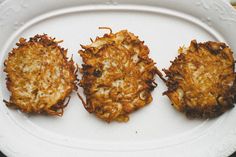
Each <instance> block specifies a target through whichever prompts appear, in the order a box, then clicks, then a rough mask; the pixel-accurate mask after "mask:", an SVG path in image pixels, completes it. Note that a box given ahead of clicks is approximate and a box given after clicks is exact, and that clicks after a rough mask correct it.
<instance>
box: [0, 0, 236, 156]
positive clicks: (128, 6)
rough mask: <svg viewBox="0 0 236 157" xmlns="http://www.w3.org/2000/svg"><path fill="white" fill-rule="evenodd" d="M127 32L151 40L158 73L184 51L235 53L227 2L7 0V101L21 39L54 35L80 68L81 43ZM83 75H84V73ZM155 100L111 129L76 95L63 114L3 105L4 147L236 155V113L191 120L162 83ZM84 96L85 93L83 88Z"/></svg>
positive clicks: (0, 9)
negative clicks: (219, 48) (225, 49)
mask: <svg viewBox="0 0 236 157" xmlns="http://www.w3.org/2000/svg"><path fill="white" fill-rule="evenodd" d="M99 26H108V27H111V28H112V29H113V31H114V32H116V31H119V30H122V29H128V30H129V31H131V32H133V33H135V34H136V35H138V36H139V37H140V39H141V40H144V41H145V44H146V45H148V47H149V48H150V51H151V53H150V56H151V57H152V58H153V59H154V60H155V62H156V63H157V64H156V65H157V67H158V68H159V69H162V68H168V67H169V65H170V62H169V61H170V60H173V59H174V57H176V56H177V50H178V47H179V46H182V45H189V43H190V41H191V40H192V39H197V41H199V42H203V41H208V40H216V41H223V42H227V43H228V44H229V45H230V46H231V48H232V49H233V50H234V51H236V44H235V41H236V31H235V28H236V13H235V12H234V10H233V8H232V7H231V6H230V4H229V3H227V2H225V1H221V0H208V1H204V0H202V1H194V0H179V1H178V2H177V1H172V0H158V1H155V0H147V1H144V0H109V1H104V0H80V1H79V0H50V1H43V0H37V1H35V0H19V1H14V0H6V1H4V2H2V3H0V33H1V36H0V52H1V53H0V61H1V69H0V70H1V78H0V82H1V83H0V89H1V90H0V99H1V100H2V99H3V98H4V99H7V100H8V99H9V92H8V91H7V89H6V85H5V83H6V81H5V77H6V76H5V74H4V73H3V61H4V60H5V59H6V57H7V54H8V52H9V51H11V49H12V48H13V47H15V43H16V42H17V40H18V39H19V37H25V38H28V37H31V36H34V35H35V34H43V33H47V34H48V35H50V36H52V37H56V38H57V39H63V40H64V42H63V43H62V46H64V47H65V48H68V51H69V55H71V54H74V59H75V61H76V62H77V63H79V64H81V59H80V57H79V56H78V55H77V51H78V50H79V49H80V44H88V43H90V41H89V39H90V37H91V38H95V37H96V36H101V35H103V34H104V33H106V32H107V31H105V30H99V29H98V27H99ZM79 76H81V75H79ZM156 81H157V83H158V87H157V88H156V89H155V91H154V92H153V93H152V95H153V102H152V103H151V104H150V105H149V106H147V107H145V108H143V109H141V110H139V111H138V112H135V113H133V114H132V115H131V117H130V121H129V122H128V123H117V122H113V123H110V124H107V123H105V122H102V121H100V120H98V119H97V118H95V116H94V115H91V114H89V113H87V112H86V111H85V109H84V108H83V106H82V104H81V102H80V100H79V99H78V97H77V96H76V94H75V93H73V94H72V99H71V101H70V103H69V106H68V107H67V108H66V110H65V113H64V115H63V117H47V116H28V115H25V114H22V113H21V112H19V111H16V110H12V109H9V108H7V107H6V106H5V104H4V103H3V102H1V105H0V127H1V129H0V150H2V151H3V152H4V153H5V154H6V155H8V156H17V157H28V156H39V157H42V156H95V155H96V156H98V157H100V156H108V155H109V156H111V155H112V156H121V155H129V156H135V157H137V156H144V155H146V156H173V155H174V156H181V157H185V156H186V157H189V156H191V157H192V156H201V157H216V156H228V155H230V154H231V153H233V152H234V151H235V150H236V125H235V119H236V110H235V109H232V110H231V111H229V112H227V113H225V114H224V115H222V116H220V117H219V118H216V119H213V120H205V121H203V120H188V119H187V118H186V117H185V116H184V115H183V114H181V113H179V112H177V111H176V110H174V108H173V107H172V106H171V105H170V101H169V100H168V99H167V97H166V96H162V92H163V91H165V90H166V87H165V85H164V84H163V82H162V81H161V80H159V79H156ZM79 92H82V89H79Z"/></svg>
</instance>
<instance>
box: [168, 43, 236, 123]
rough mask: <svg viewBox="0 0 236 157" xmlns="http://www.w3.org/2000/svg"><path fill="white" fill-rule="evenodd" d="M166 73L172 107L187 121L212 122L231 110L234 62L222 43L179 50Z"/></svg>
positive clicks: (235, 88) (192, 45)
mask: <svg viewBox="0 0 236 157" xmlns="http://www.w3.org/2000/svg"><path fill="white" fill-rule="evenodd" d="M179 53H180V54H179V56H178V57H177V58H176V59H175V60H174V61H173V62H172V65H171V66H170V67H169V69H168V70H164V72H165V74H166V76H167V77H168V79H167V81H166V85H167V87H168V90H167V91H166V92H165V93H164V94H165V95H167V96H168V97H169V99H170V100H171V102H172V104H173V106H174V107H175V108H176V109H177V110H179V111H181V112H184V113H185V114H186V116H187V117H189V118H202V119H206V118H214V117H217V116H219V115H221V114H222V113H224V112H226V111H227V110H229V109H231V108H233V107H234V102H235V95H236V81H235V76H236V75H235V72H234V67H235V65H234V58H233V52H232V51H231V49H230V48H229V47H228V46H227V45H226V44H224V43H220V42H211V41H209V42H205V43H197V42H196V41H195V40H193V41H192V42H191V44H190V47H189V48H184V47H182V48H180V49H179Z"/></svg>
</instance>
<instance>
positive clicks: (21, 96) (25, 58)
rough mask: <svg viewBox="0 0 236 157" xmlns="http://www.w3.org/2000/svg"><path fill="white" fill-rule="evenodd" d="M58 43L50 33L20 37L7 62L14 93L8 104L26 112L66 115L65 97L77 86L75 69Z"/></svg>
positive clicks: (8, 86)
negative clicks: (64, 110)
mask: <svg viewBox="0 0 236 157" xmlns="http://www.w3.org/2000/svg"><path fill="white" fill-rule="evenodd" d="M58 43H59V42H57V41H55V38H54V39H52V38H50V37H48V36H47V35H36V36H35V37H33V38H30V39H29V41H26V39H24V38H21V39H20V40H19V43H17V44H16V45H17V46H18V47H17V48H14V49H13V50H12V52H10V53H9V56H8V59H7V60H5V62H4V64H5V69H4V71H5V72H6V73H7V88H8V90H9V91H10V92H11V96H10V101H9V102H7V101H5V103H6V105H7V106H11V107H15V108H18V109H20V110H21V111H22V112H26V113H46V114H49V115H59V116H61V115H62V114H63V109H64V107H65V106H66V105H67V103H65V99H66V98H67V97H68V96H69V94H70V93H71V92H72V90H73V89H76V84H75V81H76V74H75V71H76V70H75V69H76V68H75V66H74V62H73V61H72V59H71V60H70V61H68V60H67V58H66V55H67V50H65V49H64V48H61V47H60V46H59V45H58ZM68 101H69V100H68Z"/></svg>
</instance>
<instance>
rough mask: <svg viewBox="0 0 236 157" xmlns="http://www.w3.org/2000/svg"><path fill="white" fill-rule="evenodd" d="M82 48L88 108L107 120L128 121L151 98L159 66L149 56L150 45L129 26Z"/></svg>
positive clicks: (82, 84)
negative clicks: (127, 28) (128, 28)
mask: <svg viewBox="0 0 236 157" xmlns="http://www.w3.org/2000/svg"><path fill="white" fill-rule="evenodd" d="M82 48H83V50H80V51H79V54H80V55H81V57H82V59H83V62H84V64H82V68H81V69H80V72H81V73H82V74H83V77H82V80H80V86H81V87H83V89H84V94H85V96H86V102H85V101H83V100H82V102H83V104H84V106H85V108H86V110H87V111H88V112H90V113H95V115H96V116H97V117H99V118H101V119H103V120H105V121H107V122H110V121H119V122H126V121H128V120H129V116H128V115H129V114H130V113H131V112H133V111H135V110H138V109H139V108H141V107H144V106H146V105H147V104H149V103H150V102H151V101H152V96H151V91H152V90H153V89H154V88H155V87H156V83H155V82H154V76H155V74H156V72H157V69H156V68H155V66H154V64H155V63H154V62H153V60H152V59H150V58H149V57H148V54H149V49H148V47H147V46H146V45H144V42H143V41H140V40H139V39H138V37H137V36H135V35H134V34H132V33H130V32H128V31H127V30H122V31H120V32H118V33H115V34H113V33H112V31H111V32H110V34H105V35H104V36H103V37H101V38H99V37H97V38H96V40H95V41H93V42H92V44H90V45H87V46H82ZM80 98H81V97H80Z"/></svg>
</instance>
